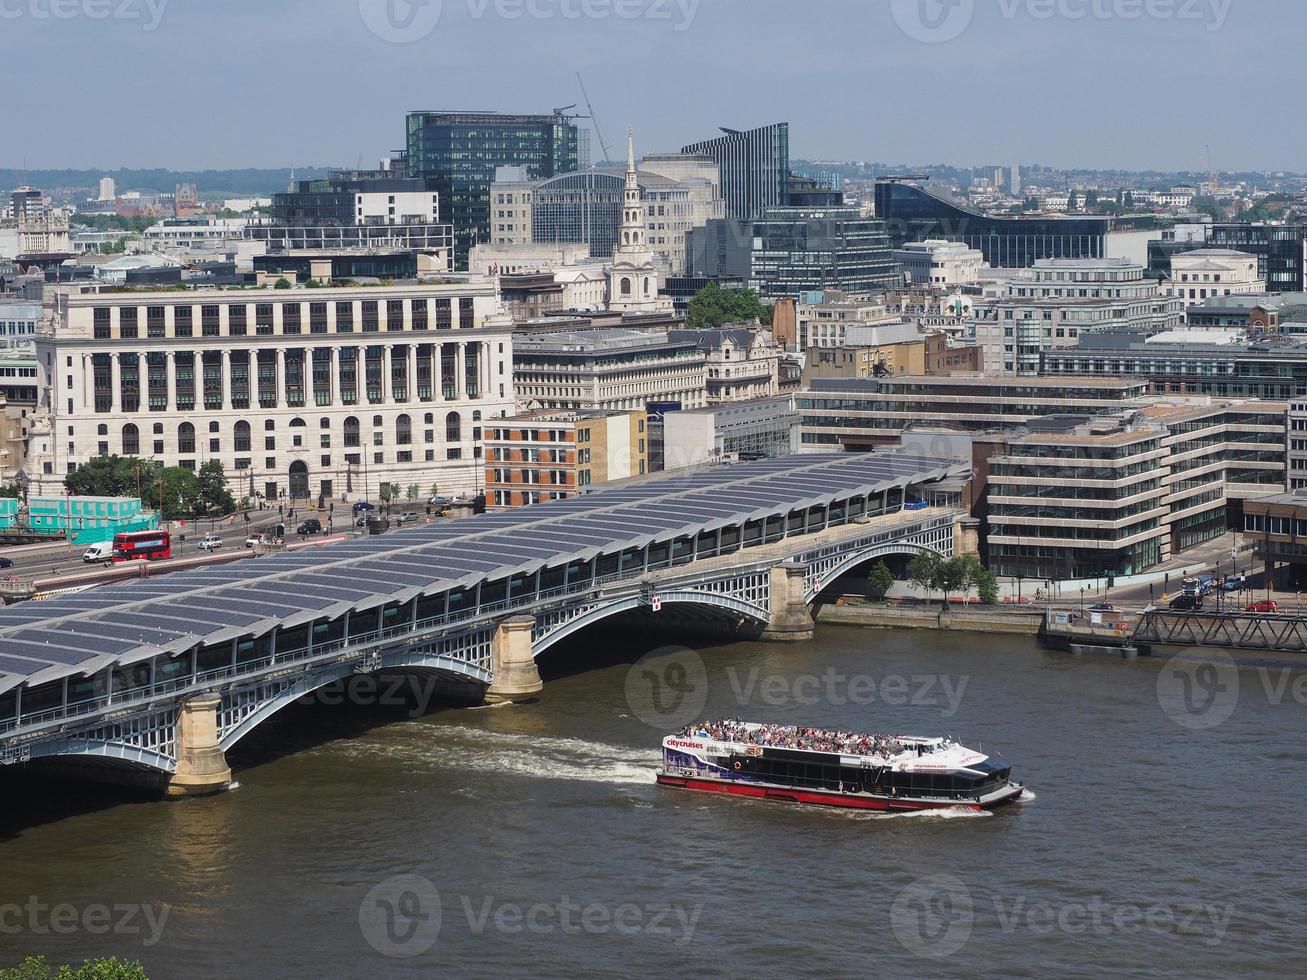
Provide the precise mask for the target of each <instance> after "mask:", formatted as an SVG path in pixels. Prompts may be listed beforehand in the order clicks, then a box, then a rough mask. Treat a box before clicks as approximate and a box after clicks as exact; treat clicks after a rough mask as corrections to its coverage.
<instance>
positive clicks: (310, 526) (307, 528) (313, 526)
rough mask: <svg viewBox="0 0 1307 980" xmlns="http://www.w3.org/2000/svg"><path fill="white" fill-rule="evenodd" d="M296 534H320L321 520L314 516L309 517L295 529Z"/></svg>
mask: <svg viewBox="0 0 1307 980" xmlns="http://www.w3.org/2000/svg"><path fill="white" fill-rule="evenodd" d="M295 533H296V534H321V533H322V522H321V521H320V520H318V519H317V518H316V517H310V518H309V519H308V520H307V521H305V522H304V523H303V524H301V525H300V526H299V527H297V528H296V529H295Z"/></svg>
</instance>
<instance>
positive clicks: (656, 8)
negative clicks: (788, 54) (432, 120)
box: [0, 0, 701, 44]
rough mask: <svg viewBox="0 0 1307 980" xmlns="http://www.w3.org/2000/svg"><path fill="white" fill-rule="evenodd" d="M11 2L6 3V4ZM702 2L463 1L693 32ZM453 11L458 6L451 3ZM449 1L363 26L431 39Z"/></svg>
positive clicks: (487, 9) (511, 15)
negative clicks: (660, 24) (650, 23)
mask: <svg viewBox="0 0 1307 980" xmlns="http://www.w3.org/2000/svg"><path fill="white" fill-rule="evenodd" d="M3 2H5V0H0V3H3ZM700 2H701V0H462V3H463V4H464V5H465V6H466V8H467V9H466V14H467V17H468V18H469V19H470V20H487V19H489V18H494V19H496V20H507V21H514V20H566V21H579V20H632V21H633V20H645V21H653V22H663V23H668V24H671V25H672V27H673V29H674V30H676V31H677V32H678V33H679V32H681V31H685V30H688V29H689V28H690V25H691V24H693V23H694V19H695V15H696V14H698V12H699V4H700ZM451 9H452V4H451ZM444 12H445V0H359V14H360V16H361V17H362V18H363V23H364V24H366V25H367V27H368V30H370V31H371V32H372V33H373V34H375V35H376V36H377V37H379V38H381V40H383V41H389V42H391V43H393V44H412V43H414V42H416V41H421V40H423V39H424V38H427V37H430V36H431V34H432V32H434V31H435V29H436V28H437V27H438V26H439V25H440V19H441V17H442V16H443V15H444Z"/></svg>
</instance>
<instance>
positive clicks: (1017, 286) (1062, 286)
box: [972, 259, 1184, 374]
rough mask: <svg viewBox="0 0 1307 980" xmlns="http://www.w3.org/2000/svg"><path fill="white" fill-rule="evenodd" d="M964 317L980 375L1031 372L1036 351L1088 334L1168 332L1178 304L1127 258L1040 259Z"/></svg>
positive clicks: (1179, 315) (1178, 317) (1177, 321)
mask: <svg viewBox="0 0 1307 980" xmlns="http://www.w3.org/2000/svg"><path fill="white" fill-rule="evenodd" d="M972 315H973V317H974V322H975V333H976V342H977V343H979V344H980V346H981V347H983V348H984V349H985V370H986V371H988V372H990V373H992V374H997V373H1000V372H1002V373H1007V374H1038V373H1039V371H1040V354H1041V353H1042V352H1043V351H1045V350H1048V349H1050V348H1059V347H1074V346H1075V345H1076V344H1077V343H1078V342H1079V341H1080V338H1081V337H1083V336H1085V335H1087V334H1089V333H1092V332H1094V331H1101V330H1114V329H1127V330H1133V331H1136V332H1139V333H1142V334H1144V335H1145V336H1151V335H1152V334H1155V333H1161V332H1163V331H1167V330H1173V329H1175V328H1177V327H1179V326H1181V324H1182V323H1183V320H1184V301H1183V300H1181V299H1180V298H1179V297H1175V296H1167V295H1165V293H1164V292H1163V291H1162V289H1161V287H1160V285H1159V283H1158V282H1157V280H1155V279H1149V278H1147V277H1146V276H1145V275H1144V268H1143V266H1141V265H1137V264H1136V263H1134V262H1132V261H1130V260H1129V259H1040V260H1039V261H1037V262H1036V263H1035V265H1034V267H1033V268H1032V269H1028V270H1025V271H1024V272H1022V273H1020V274H1018V275H1017V276H1016V277H1014V278H1012V279H1010V280H1009V281H1008V283H1007V286H1006V289H1005V292H1004V294H1003V295H1002V296H1001V297H999V298H997V299H991V300H977V301H976V303H975V304H974V307H973V313H972Z"/></svg>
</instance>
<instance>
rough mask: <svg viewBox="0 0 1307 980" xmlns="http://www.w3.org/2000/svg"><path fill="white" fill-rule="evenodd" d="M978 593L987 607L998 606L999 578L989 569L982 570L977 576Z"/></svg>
mask: <svg viewBox="0 0 1307 980" xmlns="http://www.w3.org/2000/svg"><path fill="white" fill-rule="evenodd" d="M976 592H977V594H978V595H979V596H980V601H981V602H983V603H984V604H985V605H987V606H996V605H998V576H997V575H995V574H994V573H993V572H991V571H990V570H989V569H988V568H982V569H981V570H980V574H979V575H977V576H976Z"/></svg>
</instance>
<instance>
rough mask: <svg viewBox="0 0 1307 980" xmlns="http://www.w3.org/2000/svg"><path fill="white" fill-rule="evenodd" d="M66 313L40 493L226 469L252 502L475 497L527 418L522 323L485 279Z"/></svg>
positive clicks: (41, 354) (53, 347) (90, 299)
mask: <svg viewBox="0 0 1307 980" xmlns="http://www.w3.org/2000/svg"><path fill="white" fill-rule="evenodd" d="M54 299H55V309H54V314H55V315H54V317H53V320H52V322H50V323H47V324H46V325H44V326H43V327H42V328H41V330H39V331H38V334H37V361H38V367H39V371H40V377H39V382H40V391H41V404H40V407H39V409H38V411H39V413H40V414H41V416H43V420H42V421H43V426H42V427H43V429H44V433H45V435H44V437H43V438H42V437H40V436H36V437H34V438H33V439H32V445H31V447H30V453H29V460H28V469H29V473H30V475H31V478H32V486H33V492H36V493H59V492H60V490H61V488H62V484H63V479H64V477H65V476H66V475H67V474H68V473H69V472H71V471H72V470H73V469H75V468H76V467H77V466H78V465H80V464H82V463H85V462H87V461H88V460H90V459H92V458H94V457H96V456H102V455H106V454H118V455H125V456H143V457H154V458H156V459H158V460H160V461H161V462H163V463H164V464H166V465H169V466H183V467H188V468H192V469H198V468H199V466H200V465H202V464H203V463H204V462H206V461H208V460H211V459H216V460H220V461H221V462H222V463H223V466H224V468H225V469H226V472H227V474H228V478H229V482H230V483H231V486H232V490H233V493H235V494H236V495H237V496H246V495H250V494H261V495H263V496H264V497H266V498H276V497H277V496H279V495H282V494H287V493H288V494H290V495H292V496H294V497H297V498H304V497H308V498H318V497H322V498H324V499H332V498H335V499H337V500H349V499H362V498H363V497H364V496H371V497H372V498H373V499H376V495H377V492H378V489H379V485H380V484H381V483H389V484H392V485H398V486H400V487H405V488H406V487H408V486H411V485H412V484H417V485H418V486H419V487H420V488H421V491H422V493H423V494H426V493H427V492H428V491H429V490H430V488H431V486H432V485H433V484H437V485H438V486H439V487H440V489H441V492H459V491H470V490H473V489H474V488H475V487H477V486H479V485H480V475H479V461H480V455H481V446H480V442H481V431H482V423H483V421H484V420H486V419H490V418H497V417H501V416H503V415H506V414H509V413H510V412H512V410H513V405H514V401H513V366H512V365H513V337H512V323H511V321H510V320H509V318H508V317H506V316H505V315H504V314H503V311H502V307H501V305H500V303H499V300H498V297H497V295H496V293H495V288H494V284H493V283H492V282H490V281H488V280H484V279H469V280H468V281H466V282H461V283H457V284H448V285H423V284H412V285H398V286H378V287H351V288H338V287H333V288H321V289H305V288H297V289H291V290H286V289H200V290H180V291H160V292H148V291H128V292H114V293H100V294H84V295H83V294H79V293H76V292H73V291H72V290H71V289H70V290H67V291H59V292H56V294H55V296H54Z"/></svg>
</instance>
